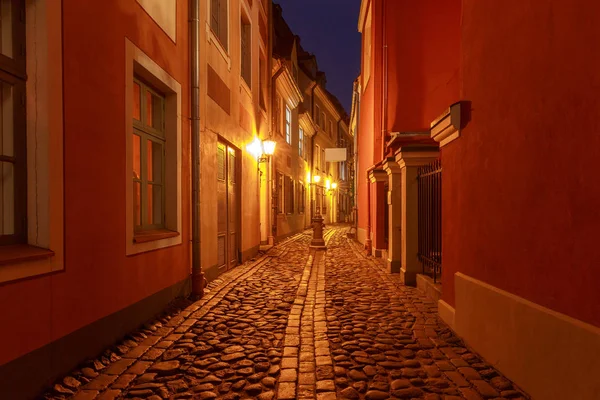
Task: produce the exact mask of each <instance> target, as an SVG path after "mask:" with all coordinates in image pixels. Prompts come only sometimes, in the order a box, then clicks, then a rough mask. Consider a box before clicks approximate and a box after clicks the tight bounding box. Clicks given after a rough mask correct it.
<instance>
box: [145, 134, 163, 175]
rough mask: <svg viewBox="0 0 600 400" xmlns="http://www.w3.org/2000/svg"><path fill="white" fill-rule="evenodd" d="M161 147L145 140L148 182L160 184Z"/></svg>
mask: <svg viewBox="0 0 600 400" xmlns="http://www.w3.org/2000/svg"><path fill="white" fill-rule="evenodd" d="M162 159H163V146H162V144H160V143H157V142H153V141H152V140H146V163H147V164H146V167H147V168H148V169H147V171H148V182H152V183H162V165H163V161H162Z"/></svg>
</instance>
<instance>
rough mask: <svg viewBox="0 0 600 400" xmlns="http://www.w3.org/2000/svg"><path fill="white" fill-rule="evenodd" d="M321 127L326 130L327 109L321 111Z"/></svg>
mask: <svg viewBox="0 0 600 400" xmlns="http://www.w3.org/2000/svg"><path fill="white" fill-rule="evenodd" d="M321 129H323V130H325V111H321Z"/></svg>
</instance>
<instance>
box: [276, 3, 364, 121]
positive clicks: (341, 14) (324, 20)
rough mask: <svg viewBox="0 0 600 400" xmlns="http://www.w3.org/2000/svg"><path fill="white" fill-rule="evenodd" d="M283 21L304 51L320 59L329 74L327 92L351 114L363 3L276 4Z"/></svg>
mask: <svg viewBox="0 0 600 400" xmlns="http://www.w3.org/2000/svg"><path fill="white" fill-rule="evenodd" d="M275 3H279V4H281V7H282V8H283V18H285V20H286V21H287V23H288V25H289V26H290V28H292V31H293V32H294V33H295V34H296V35H298V36H300V38H301V43H302V47H303V48H304V49H305V50H306V51H308V52H310V53H313V54H315V55H316V56H317V62H318V63H319V69H320V70H321V71H324V72H325V73H326V74H327V89H328V90H329V91H330V92H331V93H333V94H334V95H336V96H337V98H338V99H339V100H340V102H341V103H342V104H343V105H344V107H345V108H346V111H347V112H348V114H350V105H351V103H352V82H354V79H356V77H357V76H358V74H359V73H360V33H358V31H357V29H356V27H357V26H358V13H359V11H360V0H275Z"/></svg>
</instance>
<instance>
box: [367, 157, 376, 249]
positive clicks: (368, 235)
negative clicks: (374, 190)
mask: <svg viewBox="0 0 600 400" xmlns="http://www.w3.org/2000/svg"><path fill="white" fill-rule="evenodd" d="M374 169H375V166H374V165H373V166H371V167H369V168H368V169H367V171H366V172H367V217H368V218H367V237H366V239H365V250H366V253H367V254H368V255H370V254H371V247H372V243H373V241H372V240H371V211H372V210H371V180H370V179H369V172H371V171H373V170H374Z"/></svg>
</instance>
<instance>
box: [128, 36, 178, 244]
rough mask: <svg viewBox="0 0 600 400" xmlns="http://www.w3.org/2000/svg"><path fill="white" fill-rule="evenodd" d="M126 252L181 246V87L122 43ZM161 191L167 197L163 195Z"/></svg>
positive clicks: (138, 53)
mask: <svg viewBox="0 0 600 400" xmlns="http://www.w3.org/2000/svg"><path fill="white" fill-rule="evenodd" d="M125 43H126V47H125V49H126V59H127V60H128V62H127V64H126V65H127V67H126V69H125V76H126V80H125V82H126V88H127V90H126V91H125V105H126V107H125V110H126V112H127V114H126V115H127V121H128V122H129V121H131V122H129V123H128V124H127V126H126V129H125V134H126V153H125V154H126V155H127V159H126V160H125V174H124V177H125V179H126V181H127V190H126V196H125V199H124V200H125V205H126V212H125V215H124V216H125V218H126V235H125V239H126V247H125V252H126V253H125V254H127V255H133V254H139V253H142V252H146V251H152V250H156V249H161V248H166V247H170V246H175V245H178V244H181V242H182V237H181V235H180V233H181V232H182V225H183V219H182V204H183V201H182V198H181V171H182V169H181V168H182V166H181V165H182V154H181V153H182V145H181V140H182V139H181V137H182V133H181V132H182V120H181V115H182V112H181V104H182V102H181V93H182V90H181V84H179V82H177V80H175V79H174V78H173V77H172V76H170V75H169V74H168V73H167V72H166V71H165V70H164V69H162V68H161V67H160V66H159V65H158V64H156V63H155V62H154V61H153V60H152V59H151V58H150V57H148V56H147V55H146V54H145V53H144V52H143V51H141V50H140V49H139V48H137V47H136V46H135V45H134V44H133V43H131V42H130V41H128V40H126V42H125ZM166 193H168V194H169V195H168V196H167V195H166Z"/></svg>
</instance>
